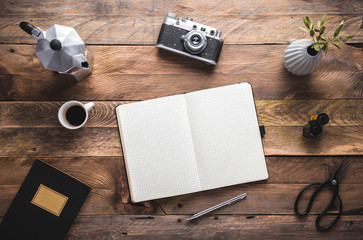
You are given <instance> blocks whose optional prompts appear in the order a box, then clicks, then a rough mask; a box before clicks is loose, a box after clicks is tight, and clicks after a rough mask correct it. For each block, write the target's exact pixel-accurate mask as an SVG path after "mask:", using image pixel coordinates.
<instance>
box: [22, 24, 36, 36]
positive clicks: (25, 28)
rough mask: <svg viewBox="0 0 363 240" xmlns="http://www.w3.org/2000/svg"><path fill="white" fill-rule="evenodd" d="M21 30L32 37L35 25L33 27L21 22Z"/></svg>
mask: <svg viewBox="0 0 363 240" xmlns="http://www.w3.org/2000/svg"><path fill="white" fill-rule="evenodd" d="M19 26H20V28H21V29H23V30H24V31H25V32H26V33H28V34H29V35H32V31H33V29H34V28H35V27H34V26H33V25H31V24H30V23H28V22H21V23H20V24H19Z"/></svg>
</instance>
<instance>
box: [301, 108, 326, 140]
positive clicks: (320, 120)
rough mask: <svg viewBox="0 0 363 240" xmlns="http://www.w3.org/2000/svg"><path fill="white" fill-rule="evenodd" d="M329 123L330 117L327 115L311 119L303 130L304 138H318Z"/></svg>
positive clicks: (322, 114)
mask: <svg viewBox="0 0 363 240" xmlns="http://www.w3.org/2000/svg"><path fill="white" fill-rule="evenodd" d="M328 122H329V116H328V115H327V114H325V113H321V114H319V115H314V116H311V117H310V120H309V122H308V124H306V125H305V126H304V128H303V136H304V137H307V138H316V137H318V136H320V135H321V133H322V132H323V125H325V124H327V123H328Z"/></svg>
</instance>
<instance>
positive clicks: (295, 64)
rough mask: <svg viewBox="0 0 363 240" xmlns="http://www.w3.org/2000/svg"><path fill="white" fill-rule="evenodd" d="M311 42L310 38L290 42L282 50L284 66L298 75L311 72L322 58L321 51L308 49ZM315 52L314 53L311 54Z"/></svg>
mask: <svg viewBox="0 0 363 240" xmlns="http://www.w3.org/2000/svg"><path fill="white" fill-rule="evenodd" d="M312 44H313V42H312V41H311V40H310V39H300V40H296V41H294V42H292V43H291V44H290V45H289V46H287V48H286V49H285V52H284V65H285V68H286V69H287V70H288V71H289V72H291V73H293V74H295V75H298V76H304V75H308V74H310V73H312V72H313V71H314V70H315V69H316V68H317V67H318V66H319V64H320V61H321V59H322V58H323V53H322V51H319V52H316V51H315V50H313V51H312V52H313V53H311V51H310V50H309V52H310V53H309V52H308V47H310V46H311V45H312ZM314 53H315V55H313V54H314Z"/></svg>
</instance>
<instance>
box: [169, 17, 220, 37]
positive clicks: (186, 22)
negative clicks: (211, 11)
mask: <svg viewBox="0 0 363 240" xmlns="http://www.w3.org/2000/svg"><path fill="white" fill-rule="evenodd" d="M164 24H167V25H172V26H175V27H179V28H183V29H185V30H188V31H195V32H198V31H199V32H202V33H203V34H204V35H206V36H208V37H211V38H216V39H221V38H220V36H221V34H222V31H221V30H218V29H217V28H212V27H208V26H206V25H203V24H200V23H197V22H193V18H191V17H187V18H185V19H183V18H178V19H177V18H176V15H175V14H174V13H168V16H167V17H166V18H165V20H164Z"/></svg>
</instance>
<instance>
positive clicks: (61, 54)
mask: <svg viewBox="0 0 363 240" xmlns="http://www.w3.org/2000/svg"><path fill="white" fill-rule="evenodd" d="M20 27H21V29H23V30H24V31H25V32H27V33H28V34H30V35H31V36H32V37H33V38H35V39H36V40H38V43H37V49H36V52H35V55H37V57H38V58H39V60H40V62H41V63H42V64H43V66H44V67H45V68H46V69H49V70H53V71H56V72H59V74H60V75H61V76H62V77H63V78H66V79H72V80H74V81H80V80H82V79H83V78H85V77H86V76H87V75H89V74H90V73H91V72H92V67H91V65H92V63H93V55H92V53H91V52H90V51H89V50H88V49H87V48H86V45H85V44H84V42H83V41H82V39H81V37H80V36H79V35H78V33H77V32H76V30H75V29H74V28H71V27H65V26H61V25H57V24H54V25H53V26H51V27H50V28H48V29H47V30H46V31H43V30H42V29H40V28H38V27H34V26H33V25H31V24H30V23H28V22H21V23H20Z"/></svg>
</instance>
